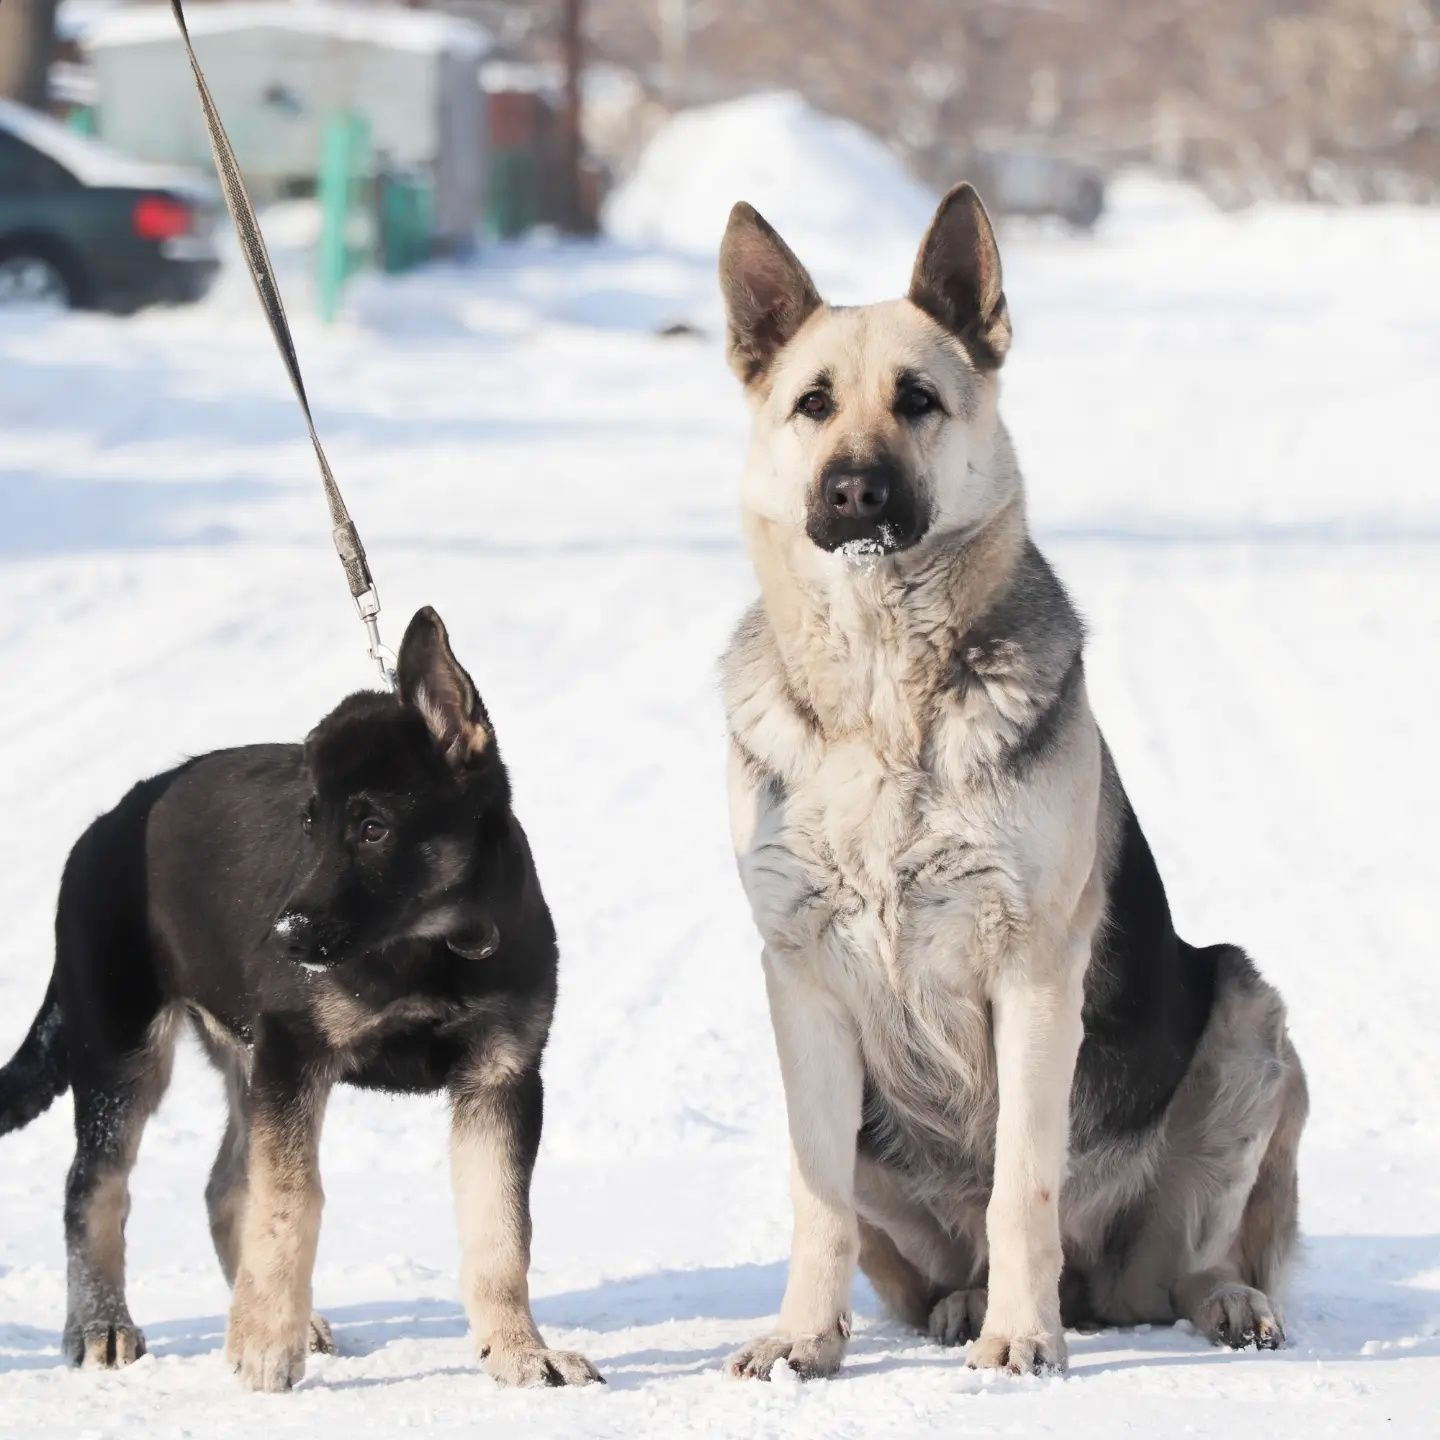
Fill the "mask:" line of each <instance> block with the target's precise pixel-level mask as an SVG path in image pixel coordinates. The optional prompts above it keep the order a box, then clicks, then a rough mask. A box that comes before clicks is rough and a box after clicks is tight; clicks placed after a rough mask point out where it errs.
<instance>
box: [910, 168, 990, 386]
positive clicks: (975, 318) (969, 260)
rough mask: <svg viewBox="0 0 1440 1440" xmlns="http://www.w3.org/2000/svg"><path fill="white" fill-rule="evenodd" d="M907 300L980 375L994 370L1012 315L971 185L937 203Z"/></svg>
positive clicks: (984, 217)
mask: <svg viewBox="0 0 1440 1440" xmlns="http://www.w3.org/2000/svg"><path fill="white" fill-rule="evenodd" d="M910 299H911V300H912V301H913V302H914V303H915V304H916V305H918V306H919V307H920V308H921V309H922V310H923V311H924V312H925V313H926V314H927V315H929V316H931V317H932V318H933V319H936V320H938V321H939V322H940V323H941V324H942V325H943V326H944V327H945V328H946V329H947V330H949V331H951V332H952V333H953V334H955V335H956V336H958V337H959V339H960V340H961V342H962V343H963V344H964V346H965V348H966V350H968V351H969V353H970V358H971V359H972V360H973V361H974V362H975V364H976V365H977V366H978V367H979V368H980V369H981V370H997V369H999V367H1000V362H1001V361H1002V360H1004V358H1005V352H1006V351H1007V350H1008V349H1009V348H1010V312H1009V310H1008V309H1007V308H1006V305H1005V292H1004V290H1003V289H1002V288H1001V285H1000V248H999V246H998V245H996V243H995V232H994V231H993V230H992V229H991V228H990V217H989V216H988V215H987V214H986V213H985V207H984V206H983V205H982V204H981V203H980V197H979V195H977V194H976V193H975V187H974V186H973V185H965V184H962V185H957V186H955V188H954V189H953V190H951V191H950V193H949V194H948V195H947V196H946V197H945V198H944V199H943V200H942V201H941V202H940V208H939V209H938V210H937V211H936V212H935V218H934V219H933V220H932V221H931V222H930V228H929V230H927V231H926V232H925V239H924V240H923V241H922V242H921V245H920V254H919V255H918V256H917V257H916V259H915V273H914V275H913V276H912V277H911V279H910Z"/></svg>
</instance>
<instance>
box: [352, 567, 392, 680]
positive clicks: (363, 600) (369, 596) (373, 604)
mask: <svg viewBox="0 0 1440 1440" xmlns="http://www.w3.org/2000/svg"><path fill="white" fill-rule="evenodd" d="M355 609H356V610H357V611H359V613H360V619H361V621H362V622H363V623H364V625H365V633H366V634H367V635H368V636H369V637H370V658H371V659H372V660H373V661H374V662H375V664H376V666H377V668H378V669H379V671H380V678H381V679H382V680H383V681H384V682H385V684H386V686H387V688H388V689H390V690H396V689H398V688H399V681H398V678H397V676H396V667H397V666H398V665H399V661H398V660H397V659H396V658H395V652H394V651H393V650H392V649H391V648H390V647H389V646H388V645H385V644H383V643H382V642H381V640H380V587H379V586H378V585H376V583H375V582H374V581H373V580H372V581H371V582H370V588H369V589H368V590H365V591H363V592H362V593H361V594H359V595H357V596H356V597H355Z"/></svg>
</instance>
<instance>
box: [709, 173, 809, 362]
mask: <svg viewBox="0 0 1440 1440" xmlns="http://www.w3.org/2000/svg"><path fill="white" fill-rule="evenodd" d="M720 291H721V293H722V294H723V295H724V297H725V319H726V336H725V341H726V343H725V353H726V356H727V357H728V359H729V361H730V368H731V369H732V370H734V372H735V373H736V374H737V375H738V376H739V377H740V379H741V380H742V381H743V382H744V383H745V384H746V385H753V384H754V383H755V382H756V381H757V380H759V379H760V378H761V377H762V376H763V375H764V374H765V372H766V370H768V369H769V368H770V362H771V361H772V360H773V359H774V358H775V356H776V354H777V353H778V352H779V351H780V350H781V348H782V347H783V346H785V345H787V344H788V343H789V342H790V341H791V340H792V339H793V338H794V336H795V332H796V331H797V330H799V328H800V327H801V326H802V325H803V324H804V323H805V321H806V320H807V319H809V317H810V315H811V314H812V313H813V312H814V311H816V310H818V309H819V308H820V296H819V294H818V293H817V291H816V289H815V285H814V282H813V281H812V280H811V279H810V276H809V275H808V274H807V273H806V271H805V267H804V266H803V265H802V264H801V263H800V262H799V261H798V260H797V259H796V258H795V253H794V251H792V250H791V249H790V247H789V246H788V245H787V244H786V243H785V242H784V241H783V240H782V239H781V238H780V237H779V235H777V234H776V233H775V231H774V230H773V229H772V228H771V227H770V225H769V223H768V222H767V221H766V220H765V217H764V216H763V215H761V214H760V213H759V212H758V211H756V210H755V208H754V207H753V206H750V205H747V204H745V202H744V201H743V200H742V201H741V202H740V203H739V204H738V205H736V206H735V208H734V209H733V210H731V212H730V223H729V224H728V225H727V226H726V227H725V238H724V240H722V241H721V243H720Z"/></svg>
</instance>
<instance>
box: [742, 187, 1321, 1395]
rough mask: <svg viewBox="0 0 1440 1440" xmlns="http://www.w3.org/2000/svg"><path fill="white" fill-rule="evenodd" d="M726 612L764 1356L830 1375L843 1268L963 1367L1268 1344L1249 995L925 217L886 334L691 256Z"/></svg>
mask: <svg viewBox="0 0 1440 1440" xmlns="http://www.w3.org/2000/svg"><path fill="white" fill-rule="evenodd" d="M720 271H721V284H722V289H723V291H724V295H725V300H726V306H727V312H728V318H729V347H730V358H731V361H732V364H733V367H734V368H735V370H736V372H737V374H738V375H739V376H740V378H741V380H742V381H743V382H744V385H745V389H746V395H747V398H748V400H749V402H750V408H751V412H752V419H753V428H752V441H751V448H750V455H749V460H748V463H747V466H746V470H745V476H744V481H743V489H742V508H743V514H744V526H745V534H746V539H747V542H748V546H749V550H750V553H751V556H752V559H753V561H754V564H755V569H756V572H757V575H758V578H759V581H760V591H761V596H760V599H759V601H758V602H757V603H756V605H755V606H754V608H753V609H752V610H751V611H750V612H749V614H747V615H746V617H745V619H744V620H743V621H742V623H741V625H740V627H739V630H738V631H737V632H736V635H735V638H734V641H733V642H732V644H731V646H730V649H729V652H728V654H727V655H726V658H725V665H724V675H725V695H726V706H727V711H728V717H729V730H730V752H731V754H730V762H731V763H730V774H731V786H730V788H731V806H732V829H733V835H734V841H735V847H736V852H737V856H738V859H739V865H740V872H741V876H742V879H743V881H744V884H745V888H746V891H747V894H748V896H749V900H750V904H751V908H752V910H753V912H754V916H755V919H756V922H757V925H758V927H759V930H760V933H761V937H762V940H763V942H764V965H765V975H766V981H767V986H768V990H769V996H770V1005H771V1015H772V1018H773V1022H774V1028H775V1034H776V1040H777V1045H778V1049H779V1054H780V1062H781V1070H782V1074H783V1078H784V1082H785V1095H786V1103H787V1107H788V1111H789V1118H790V1132H791V1139H792V1166H791V1174H792V1193H793V1196H794V1204H795V1236H794V1244H793V1248H792V1253H791V1264H790V1279H789V1284H788V1287H787V1289H786V1293H785V1299H784V1303H783V1306H782V1309H781V1314H780V1322H779V1326H778V1328H777V1330H776V1332H775V1333H774V1334H772V1335H767V1336H764V1337H761V1338H760V1339H759V1340H757V1341H755V1342H754V1343H753V1344H751V1345H749V1346H747V1347H745V1348H744V1349H743V1350H741V1351H740V1352H739V1353H738V1354H737V1355H736V1356H735V1357H734V1359H733V1360H732V1362H731V1368H732V1370H733V1371H734V1372H735V1373H737V1374H743V1375H768V1374H769V1372H770V1370H771V1367H772V1366H773V1365H774V1364H775V1363H776V1362H777V1361H784V1362H787V1363H788V1364H789V1365H790V1366H791V1367H792V1368H794V1369H795V1370H797V1371H798V1372H799V1373H800V1374H802V1375H807V1376H808V1375H824V1374H829V1373H831V1372H833V1371H834V1370H835V1369H836V1367H837V1366H838V1365H839V1364H840V1361H841V1358H842V1356H843V1353H844V1350H845V1343H846V1337H847V1336H848V1334H849V1328H850V1291H851V1281H852V1275H853V1270H854V1267H855V1265H856V1263H857V1262H858V1263H859V1264H860V1265H862V1266H863V1267H864V1269H865V1271H866V1273H867V1274H868V1275H869V1276H870V1277H871V1279H872V1280H873V1282H874V1284H875V1286H876V1288H877V1289H878V1290H879V1292H880V1294H881V1295H882V1296H883V1297H884V1299H885V1300H886V1302H887V1304H888V1305H889V1306H890V1307H891V1308H892V1309H893V1310H894V1311H895V1312H896V1313H897V1314H898V1315H900V1316H903V1317H904V1318H906V1319H908V1320H910V1321H912V1322H913V1323H915V1324H916V1325H917V1326H920V1327H922V1328H926V1329H928V1330H929V1331H930V1332H931V1333H932V1334H934V1335H935V1336H936V1337H937V1338H939V1339H941V1340H944V1341H946V1342H950V1343H955V1342H960V1341H964V1340H971V1341H973V1344H972V1347H971V1350H970V1363H971V1364H972V1365H977V1366H986V1367H990V1366H998V1367H1006V1368H1009V1369H1012V1370H1029V1369H1032V1368H1034V1369H1040V1368H1057V1369H1058V1368H1063V1367H1064V1365H1065V1363H1066V1347H1065V1339H1064V1325H1065V1323H1066V1322H1067V1321H1088V1322H1100V1323H1115V1324H1126V1323H1133V1322H1138V1321H1150V1322H1159V1323H1164V1322H1168V1321H1173V1320H1175V1319H1177V1318H1181V1317H1184V1318H1188V1319H1190V1320H1191V1321H1193V1322H1194V1324H1195V1325H1196V1327H1197V1328H1198V1329H1199V1330H1200V1331H1201V1332H1202V1333H1204V1334H1206V1335H1208V1336H1211V1337H1212V1338H1214V1339H1216V1340H1220V1341H1224V1342H1227V1343H1229V1344H1233V1345H1245V1344H1253V1345H1257V1346H1260V1347H1263V1348H1268V1347H1272V1346H1275V1345H1278V1344H1279V1343H1280V1342H1281V1339H1282V1336H1283V1331H1282V1328H1281V1320H1280V1317H1279V1314H1278V1309H1277V1306H1276V1303H1275V1292H1276V1289H1277V1287H1278V1286H1279V1285H1280V1283H1281V1279H1282V1275H1283V1271H1284V1268H1285V1264H1286V1261H1287V1259H1288V1257H1289V1255H1290V1252H1291V1250H1292V1247H1293V1244H1294V1240H1295V1234H1296V1175H1295V1157H1296V1147H1297V1144H1298V1140H1299V1135H1300V1130H1301V1127H1302V1125H1303V1123H1304V1118H1305V1111H1306V1098H1305V1083H1304V1078H1303V1074H1302V1072H1301V1068H1300V1064H1299V1061H1298V1059H1297V1058H1296V1055H1295V1051H1294V1049H1293V1047H1292V1046H1291V1044H1290V1041H1289V1039H1288V1037H1287V1035H1286V1028H1285V1015H1284V1010H1283V1007H1282V1005H1281V1002H1280V999H1279V997H1278V996H1277V995H1276V993H1275V992H1274V991H1273V990H1272V989H1271V988H1270V987H1269V986H1268V985H1266V984H1265V982H1264V981H1262V980H1261V979H1260V977H1259V976H1258V974H1257V973H1256V971H1255V969H1254V967H1253V966H1252V965H1251V963H1250V962H1249V960H1248V959H1247V958H1246V956H1245V955H1244V953H1243V952H1242V951H1240V950H1239V949H1237V948H1236V947H1234V946H1230V945H1216V946H1211V947H1209V948H1205V949H1197V948H1195V947H1193V946H1191V945H1188V944H1186V943H1185V942H1184V941H1183V940H1181V939H1179V938H1178V937H1177V936H1176V934H1175V931H1174V927H1173V925H1172V923H1171V919H1170V912H1169V908H1168V905H1167V903H1166V897H1165V891H1164V887H1163V885H1162V884H1161V880H1160V876H1159V872H1158V870H1157V868H1156V865H1155V862H1154V859H1153V858H1152V856H1151V853H1150V850H1149V847H1148V846H1147V844H1146V842H1145V838H1144V835H1143V833H1142V832H1141V829H1140V826H1139V823H1138V822H1137V820H1136V818H1135V815H1134V812H1133V811H1132V809H1131V808H1130V805H1129V802H1128V801H1127V799H1126V796H1125V791H1124V788H1123V786H1122V785H1121V783H1120V777H1119V773H1118V771H1117V769H1116V766H1115V763H1114V761H1113V759H1112V757H1111V755H1110V752H1109V750H1108V749H1107V747H1106V745H1105V742H1104V740H1103V739H1102V737H1101V734H1100V731H1099V728H1098V727H1097V725H1096V723H1095V720H1094V718H1093V716H1092V714H1091V711H1090V705H1089V701H1088V698H1087V695H1086V687H1085V670H1084V660H1083V635H1082V630H1081V625H1080V622H1079V619H1078V618H1077V616H1076V614H1075V611H1074V609H1073V607H1072V606H1071V604H1070V601H1069V599H1068V597H1067V595H1066V593H1065V590H1064V587H1063V586H1062V585H1061V583H1060V581H1059V580H1058V579H1057V578H1056V576H1055V574H1054V572H1053V571H1052V570H1051V568H1050V566H1049V565H1048V563H1047V562H1046V560H1045V559H1044V557H1043V556H1042V555H1041V554H1040V552H1039V551H1038V550H1037V548H1036V547H1035V545H1034V543H1033V541H1032V540H1031V539H1030V536H1029V532H1028V528H1027V524H1026V516H1025V500H1024V492H1023V487H1022V484H1021V480H1020V474H1019V470H1018V468H1017V465H1016V461H1015V456H1014V453H1013V450H1012V447H1011V443H1010V439H1009V436H1008V434H1007V432H1006V430H1005V427H1004V425H1003V424H1002V422H1001V420H1000V418H999V414H998V408H997V404H998V380H997V374H998V371H999V369H1000V367H1001V365H1002V363H1003V361H1004V358H1005V355H1006V351H1007V349H1008V347H1009V343H1010V319H1009V313H1008V309H1007V306H1006V301H1005V295H1004V291H1003V288H1002V285H1001V272H1000V259H999V253H998V250H997V248H996V244H995V239H994V235H993V233H992V231H991V228H990V225H989V221H988V219H987V217H986V215H985V212H984V209H983V207H982V206H981V204H980V202H979V199H978V197H977V196H976V195H975V193H974V191H973V190H971V189H970V188H969V187H968V186H961V187H958V188H957V189H956V190H954V191H952V192H951V194H950V195H948V196H947V197H946V199H945V201H944V202H943V203H942V205H941V207H940V209H939V211H938V213H937V215H936V217H935V220H934V222H933V224H932V226H931V228H930V231H929V233H928V234H927V236H926V237H925V240H924V242H923V244H922V246H921V249H920V253H919V256H918V259H917V261H916V266H915V272H914V275H913V277H912V282H911V288H910V292H909V296H908V298H906V299H904V300H898V301H892V302H888V303H885V304H880V305H871V306H864V307H860V308H858V309H831V308H828V307H826V306H825V305H824V303H823V302H822V301H821V300H820V298H819V295H818V293H817V291H816V289H815V286H814V284H813V283H812V282H811V280H810V278H809V276H808V275H807V274H806V272H805V270H804V268H803V267H802V266H801V264H800V262H799V261H798V260H797V259H796V257H795V256H794V255H793V254H792V253H791V252H790V250H789V249H788V247H786V246H785V244H784V242H783V241H782V240H781V239H780V238H779V236H778V235H776V234H775V232H774V231H773V230H772V229H771V228H770V227H769V226H768V225H767V224H766V223H765V221H764V220H763V219H761V217H760V216H759V215H757V214H756V213H755V212H754V211H753V210H751V209H750V208H749V207H747V206H744V205H739V206H736V208H735V211H734V213H733V214H732V217H731V222H730V226H729V230H728V231H727V234H726V237H725V243H724V247H723V250H722V255H721V262H720Z"/></svg>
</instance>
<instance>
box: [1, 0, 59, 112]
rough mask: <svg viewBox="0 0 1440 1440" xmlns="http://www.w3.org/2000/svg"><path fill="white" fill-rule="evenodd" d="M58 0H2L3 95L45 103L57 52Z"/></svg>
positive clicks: (30, 103)
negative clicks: (47, 82) (51, 66)
mask: <svg viewBox="0 0 1440 1440" xmlns="http://www.w3.org/2000/svg"><path fill="white" fill-rule="evenodd" d="M55 6H56V0H0V96H4V97H5V98H6V99H8V100H19V101H20V102H21V103H22V104H25V105H37V106H38V105H43V104H44V103H45V96H46V75H47V74H48V72H49V69H50V61H51V60H52V59H53V58H54V55H55Z"/></svg>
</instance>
